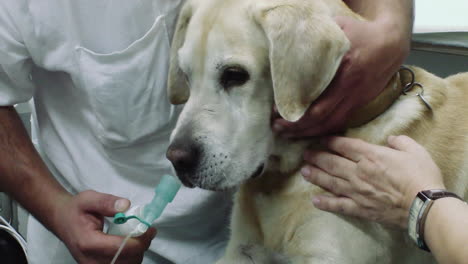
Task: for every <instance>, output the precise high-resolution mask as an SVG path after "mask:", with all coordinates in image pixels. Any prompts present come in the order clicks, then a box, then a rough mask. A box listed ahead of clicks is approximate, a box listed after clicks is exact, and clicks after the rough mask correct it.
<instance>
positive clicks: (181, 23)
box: [167, 3, 192, 104]
mask: <svg viewBox="0 0 468 264" xmlns="http://www.w3.org/2000/svg"><path fill="white" fill-rule="evenodd" d="M191 17H192V8H191V6H190V5H189V4H188V3H187V4H185V6H184V7H183V8H182V10H181V11H180V13H179V18H178V21H177V25H176V29H175V33H174V37H173V39H172V46H171V57H170V66H169V77H168V81H167V94H168V96H169V101H170V102H171V103H172V104H183V103H185V102H187V100H188V98H189V96H190V89H189V86H188V83H187V80H186V79H185V77H184V73H183V72H182V70H181V69H180V67H179V55H178V52H179V49H180V48H181V47H182V45H183V44H184V41H185V33H186V32H187V27H188V24H189V21H190V18H191Z"/></svg>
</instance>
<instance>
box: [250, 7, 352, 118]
mask: <svg viewBox="0 0 468 264" xmlns="http://www.w3.org/2000/svg"><path fill="white" fill-rule="evenodd" d="M306 2H307V1H306ZM253 10H254V11H253V18H254V19H255V21H256V22H257V23H258V24H259V25H260V27H262V29H263V31H264V32H265V35H266V37H267V38H268V42H269V58H270V70H271V76H272V82H273V89H274V97H275V104H276V107H277V109H278V112H279V114H280V115H281V117H283V118H284V119H286V120H288V121H291V122H294V121H297V120H299V119H300V118H301V117H302V116H303V115H304V113H305V111H306V110H307V108H308V107H309V106H310V104H311V103H312V102H313V101H314V100H315V99H316V98H317V97H318V96H319V95H320V94H321V93H322V92H323V91H324V90H325V88H326V87H327V86H328V84H329V83H330V82H331V80H332V79H333V77H334V75H335V73H336V71H337V69H338V67H339V65H340V63H341V59H342V58H343V56H344V55H345V53H346V52H347V51H348V50H349V48H350V43H349V41H348V39H347V38H346V36H345V34H344V32H343V31H342V30H341V28H340V27H339V26H338V25H337V24H336V22H335V21H334V20H333V17H332V15H331V14H329V13H330V12H329V11H328V10H327V8H326V6H323V7H322V6H319V4H314V5H312V4H310V5H309V4H308V3H303V2H298V1H290V0H284V1H269V2H261V3H259V4H256V5H255V7H254V8H253Z"/></svg>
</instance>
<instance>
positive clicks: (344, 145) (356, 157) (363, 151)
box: [321, 137, 381, 162]
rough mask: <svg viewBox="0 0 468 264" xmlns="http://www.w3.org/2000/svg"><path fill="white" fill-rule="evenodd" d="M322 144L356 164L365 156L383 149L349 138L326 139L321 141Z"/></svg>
mask: <svg viewBox="0 0 468 264" xmlns="http://www.w3.org/2000/svg"><path fill="white" fill-rule="evenodd" d="M321 143H322V144H323V145H325V146H326V147H327V148H328V149H329V150H332V151H334V152H336V153H338V154H340V155H341V156H343V157H345V158H347V159H350V160H352V161H355V162H358V161H360V160H361V159H362V158H363V157H365V156H368V155H372V154H373V153H375V152H376V151H377V149H378V148H381V147H380V146H376V145H372V144H370V143H367V142H365V141H363V140H361V139H355V138H347V137H326V138H323V139H322V140H321Z"/></svg>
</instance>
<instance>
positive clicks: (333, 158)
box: [304, 150, 356, 179]
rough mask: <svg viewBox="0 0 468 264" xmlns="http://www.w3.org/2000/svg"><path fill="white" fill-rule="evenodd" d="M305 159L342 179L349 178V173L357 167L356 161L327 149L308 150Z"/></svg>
mask: <svg viewBox="0 0 468 264" xmlns="http://www.w3.org/2000/svg"><path fill="white" fill-rule="evenodd" d="M304 159H305V160H306V161H307V162H308V163H310V164H312V165H315V166H317V167H318V168H320V169H321V170H323V171H325V172H326V173H328V174H330V175H333V176H336V177H340V178H342V179H348V177H349V174H350V173H351V172H352V171H354V170H355V168H356V164H355V163H354V162H352V161H350V160H348V159H345V158H342V157H340V156H337V155H334V154H331V153H329V152H325V151H314V150H307V151H306V152H305V154H304Z"/></svg>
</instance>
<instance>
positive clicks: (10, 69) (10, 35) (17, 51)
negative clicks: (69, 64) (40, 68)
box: [0, 0, 34, 106]
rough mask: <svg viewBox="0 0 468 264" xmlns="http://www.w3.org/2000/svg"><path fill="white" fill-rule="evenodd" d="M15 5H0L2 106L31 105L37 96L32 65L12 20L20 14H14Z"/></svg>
mask: <svg viewBox="0 0 468 264" xmlns="http://www.w3.org/2000/svg"><path fill="white" fill-rule="evenodd" d="M12 3H14V1H8V0H6V1H5V0H2V1H0V106H5V105H13V104H16V103H20V102H25V101H28V100H29V99H31V97H32V96H33V93H34V85H33V83H32V81H31V79H30V73H31V69H32V65H33V62H32V60H31V58H30V55H29V52H28V50H27V48H26V46H25V45H24V43H23V40H22V36H21V30H20V28H19V27H18V24H16V23H15V21H14V19H13V18H14V17H17V14H15V15H13V14H12V13H11V11H13V10H12V8H14V7H15V5H14V4H12ZM18 11H19V10H17V12H18ZM17 18H18V17H17Z"/></svg>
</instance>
